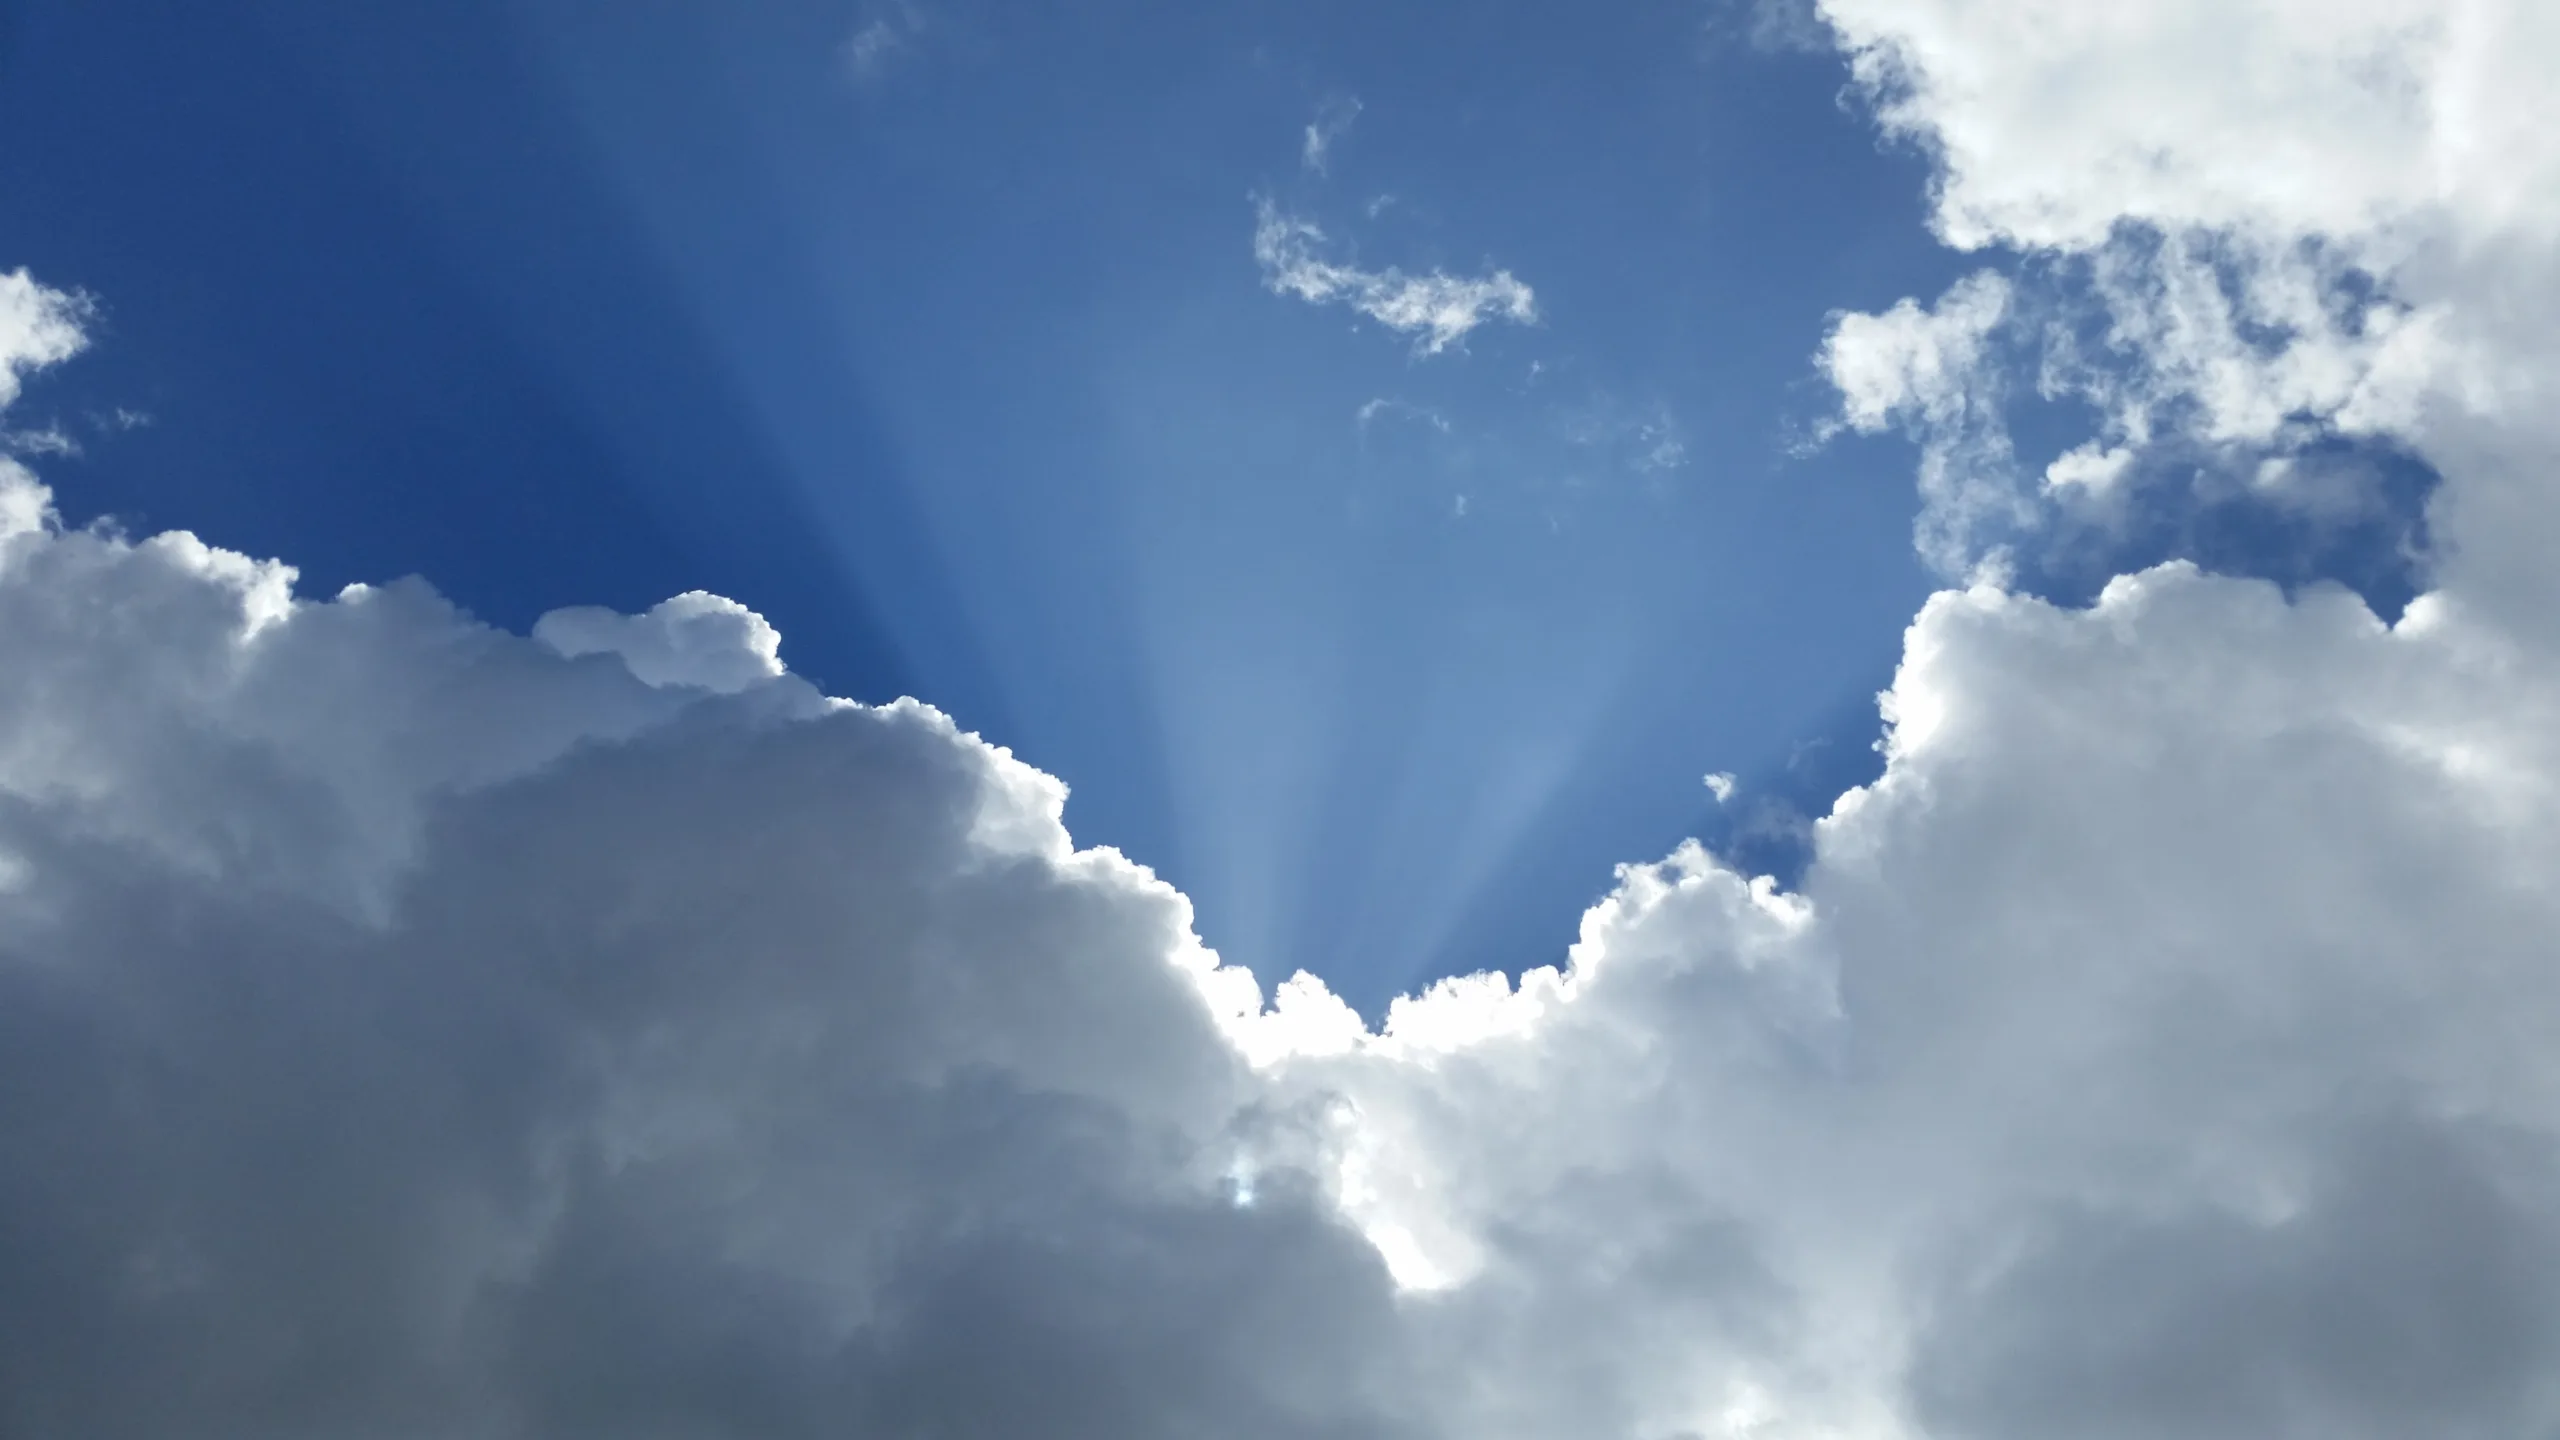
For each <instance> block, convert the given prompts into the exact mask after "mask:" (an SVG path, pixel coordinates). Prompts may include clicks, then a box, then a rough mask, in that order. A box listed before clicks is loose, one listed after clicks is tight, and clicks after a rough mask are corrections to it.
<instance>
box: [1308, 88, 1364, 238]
mask: <svg viewBox="0 0 2560 1440" xmlns="http://www.w3.org/2000/svg"><path fill="white" fill-rule="evenodd" d="M1359 118H1360V101H1359V99H1358V97H1356V96H1349V95H1336V96H1332V97H1329V98H1327V99H1326V100H1325V102H1324V103H1323V104H1321V105H1318V106H1317V107H1316V118H1314V119H1313V120H1310V121H1308V122H1307V129H1306V136H1305V138H1304V140H1303V141H1302V142H1301V143H1300V145H1299V146H1298V163H1300V164H1301V165H1304V166H1305V167H1306V168H1307V169H1309V170H1312V171H1314V172H1315V173H1317V174H1318V175H1322V174H1325V173H1326V166H1327V164H1328V163H1329V157H1330V156H1331V155H1332V153H1333V142H1335V141H1336V140H1339V139H1341V138H1342V137H1343V136H1345V135H1348V134H1350V133H1351V124H1352V122H1353V121H1355V120H1358V119H1359ZM1372 218H1374V216H1373V217H1372Z"/></svg>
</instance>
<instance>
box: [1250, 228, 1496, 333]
mask: <svg viewBox="0 0 2560 1440" xmlns="http://www.w3.org/2000/svg"><path fill="white" fill-rule="evenodd" d="M1255 211H1256V215H1257V217H1258V218H1257V222H1256V224H1255V225H1254V230H1253V258H1254V259H1255V260H1256V261H1258V262H1259V263H1260V264H1261V266H1262V283H1263V284H1264V286H1266V287H1267V288H1269V289H1270V291H1271V292H1272V293H1273V294H1275V295H1294V296H1296V297H1297V298H1298V299H1301V300H1304V301H1306V302H1307V303H1309V304H1311V305H1333V304H1341V305H1348V306H1350V307H1351V308H1352V309H1353V310H1356V311H1358V312H1359V313H1361V314H1363V315H1366V316H1368V317H1369V318H1370V319H1372V320H1375V321H1377V322H1378V323H1379V324H1381V325H1384V326H1386V327H1387V328H1388V329H1390V330H1393V331H1396V332H1397V333H1399V334H1404V335H1411V336H1412V337H1414V340H1413V349H1414V353H1415V354H1416V355H1437V354H1439V353H1440V352H1441V351H1443V350H1446V349H1448V348H1449V347H1451V346H1453V345H1459V344H1461V343H1462V342H1463V341H1464V340H1465V339H1466V337H1467V335H1468V333H1469V332H1470V331H1472V330H1474V329H1475V328H1476V327H1477V326H1479V325H1482V324H1485V323H1486V322H1488V321H1492V320H1508V321H1510V322H1512V323H1513V324H1515V325H1531V324H1535V323H1537V319H1538V299H1537V294H1536V292H1534V291H1532V290H1531V289H1530V288H1529V287H1528V286H1527V285H1526V284H1523V283H1522V282H1521V281H1520V280H1519V279H1518V278H1516V277H1515V276H1513V275H1512V273H1511V272H1510V271H1508V270H1496V271H1494V272H1493V273H1492V274H1490V275H1484V276H1477V277H1466V276H1458V275H1451V274H1448V273H1447V272H1445V271H1441V270H1432V271H1429V272H1428V273H1425V274H1421V275H1412V274H1407V273H1406V272H1404V271H1403V270H1399V269H1397V268H1396V267H1394V266H1392V265H1391V266H1388V267H1387V268H1386V269H1383V270H1364V269H1361V268H1360V267H1359V266H1357V265H1350V264H1345V263H1342V262H1339V261H1334V260H1328V259H1326V258H1325V257H1324V255H1323V253H1322V252H1323V250H1324V248H1325V245H1326V239H1325V233H1324V231H1323V230H1322V229H1320V228H1318V227H1317V226H1316V224H1315V223H1314V222H1313V221H1309V220H1302V219H1299V218H1298V217H1296V216H1294V215H1290V214H1287V213H1285V212H1283V211H1282V210H1281V209H1280V208H1279V207H1278V206H1276V205H1274V204H1273V203H1272V202H1271V201H1270V200H1269V199H1267V198H1260V199H1257V200H1256V201H1255Z"/></svg>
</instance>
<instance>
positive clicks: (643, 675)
mask: <svg viewBox="0 0 2560 1440" xmlns="http://www.w3.org/2000/svg"><path fill="white" fill-rule="evenodd" d="M533 638H534V639H535V640H537V641H539V642H541V643H542V644H544V645H548V646H550V647H551V648H552V649H553V650H556V651H558V652H559V653H561V654H562V655H566V656H570V657H572V658H574V657H576V656H580V655H600V654H601V655H617V656H620V657H621V659H622V663H623V664H625V665H627V666H629V667H630V669H631V673H632V674H633V675H635V676H637V677H638V678H639V679H640V680H641V681H642V682H644V683H646V684H650V685H659V686H665V685H690V686H696V687H699V688H701V689H704V690H711V691H716V692H718V693H720V694H723V695H733V694H736V693H737V692H738V691H741V690H747V689H752V688H753V687H755V686H758V685H761V684H763V683H764V682H765V681H767V680H770V679H773V678H774V677H775V676H777V675H780V674H781V673H782V635H781V633H780V632H779V631H777V630H775V629H774V628H773V626H771V625H770V624H767V623H766V622H765V618H764V617H763V616H761V615H759V614H757V613H756V612H754V611H753V610H750V609H748V608H747V607H746V606H744V605H741V604H739V603H738V602H737V601H735V600H731V599H727V598H725V597H723V596H719V595H713V594H710V593H709V592H707V591H702V590H690V591H687V592H686V593H684V594H682V595H678V596H676V597H675V598H674V599H672V600H662V601H660V602H659V603H658V604H656V605H654V606H652V607H650V609H649V611H648V613H647V614H645V615H622V614H617V613H616V612H614V611H611V610H606V609H603V608H601V607H599V606H594V605H581V606H576V607H573V608H570V609H566V610H554V611H552V612H551V613H550V614H548V615H545V616H543V617H542V618H541V619H540V620H537V621H535V622H534V626H533Z"/></svg>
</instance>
